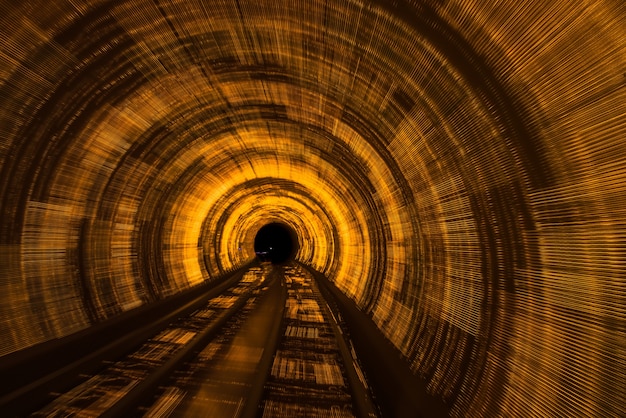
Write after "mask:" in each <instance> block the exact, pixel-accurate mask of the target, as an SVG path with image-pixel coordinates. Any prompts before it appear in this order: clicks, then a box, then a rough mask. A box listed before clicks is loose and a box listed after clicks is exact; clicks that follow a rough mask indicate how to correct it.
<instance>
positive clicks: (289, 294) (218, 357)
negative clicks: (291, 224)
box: [31, 264, 379, 418]
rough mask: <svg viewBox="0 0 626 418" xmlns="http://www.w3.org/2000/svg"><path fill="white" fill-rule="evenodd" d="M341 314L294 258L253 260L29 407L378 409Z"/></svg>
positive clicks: (109, 410)
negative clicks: (139, 339) (220, 287)
mask: <svg viewBox="0 0 626 418" xmlns="http://www.w3.org/2000/svg"><path fill="white" fill-rule="evenodd" d="M338 318H339V315H338V314H337V313H336V312H333V310H332V309H331V308H330V307H329V305H328V304H327V303H326V301H325V300H324V298H323V296H322V294H321V292H320V291H319V289H318V287H317V284H316V283H315V281H314V279H313V277H312V276H311V274H310V273H309V272H308V271H307V270H305V269H303V268H302V267H300V266H299V265H297V264H293V265H289V266H271V265H269V264H263V265H262V266H261V267H252V268H250V269H249V270H248V271H247V272H246V273H245V274H243V276H242V279H241V280H240V281H239V282H237V283H236V284H234V285H232V286H231V287H228V288H227V289H226V290H225V291H223V292H222V293H221V294H220V295H219V296H215V297H212V298H210V299H209V300H207V301H206V304H205V305H204V306H201V307H199V308H197V309H195V310H194V311H193V312H192V313H191V314H188V315H185V316H181V317H179V318H177V319H176V320H174V321H172V322H171V323H170V324H169V325H168V326H167V327H165V328H164V329H162V330H160V331H159V332H157V333H156V334H154V335H153V336H151V337H150V338H148V339H147V340H146V341H145V342H143V343H142V344H140V345H138V346H137V348H136V349H134V350H132V351H131V352H129V353H126V354H125V355H124V356H121V357H120V358H118V359H117V360H114V361H107V362H106V363H105V364H104V365H103V367H101V368H100V369H99V370H98V372H97V373H93V374H90V375H84V376H82V379H81V380H82V382H81V383H80V384H78V385H76V386H74V387H72V388H71V389H69V390H66V391H63V393H52V394H50V397H51V398H52V400H51V402H49V403H48V404H46V405H45V406H44V407H43V408H41V409H39V410H37V411H35V412H33V413H32V414H31V416H35V417H67V416H84V417H95V416H102V417H120V416H145V417H169V416H172V417H175V416H177V417H180V416H191V417H194V416H205V417H220V418H221V417H242V418H248V417H290V418H293V417H375V416H378V415H379V414H378V411H377V409H376V408H375V406H374V404H373V402H372V400H371V397H370V394H369V389H368V387H367V383H366V380H365V378H364V376H363V373H362V371H361V369H360V367H359V365H358V362H357V361H356V360H355V358H354V355H353V354H354V350H352V349H351V345H350V342H349V340H348V339H347V338H346V336H345V333H344V332H343V331H342V328H341V326H340V321H338Z"/></svg>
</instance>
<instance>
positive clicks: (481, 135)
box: [0, 0, 626, 417]
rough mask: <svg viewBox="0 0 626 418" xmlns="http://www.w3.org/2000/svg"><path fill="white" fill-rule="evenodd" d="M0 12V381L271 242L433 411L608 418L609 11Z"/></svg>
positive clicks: (283, 7)
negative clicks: (32, 353) (413, 384)
mask: <svg viewBox="0 0 626 418" xmlns="http://www.w3.org/2000/svg"><path fill="white" fill-rule="evenodd" d="M0 20H1V22H2V24H1V25H0V31H1V32H2V34H1V36H0V71H1V73H0V130H1V132H0V215H1V216H0V337H1V338H0V365H2V363H3V362H7V361H11V359H13V358H15V357H16V356H20V355H25V354H24V353H28V352H29V350H33V349H35V348H37V347H45V346H46V344H51V343H52V342H54V341H57V340H60V339H64V338H68V337H70V336H72V335H75V334H77V333H81V332H85V331H86V330H89V329H95V328H94V327H96V326H97V325H98V324H102V323H106V322H107V321H112V320H115V318H119V317H122V316H123V315H125V314H126V313H127V312H129V311H133V310H137V309H141V308H142V307H145V306H152V305H155V304H157V303H158V302H159V301H163V300H167V299H168V298H172V297H174V296H176V295H177V294H181V293H182V292H185V291H187V290H188V289H192V288H194V287H197V286H200V285H209V286H210V285H211V283H212V282H214V281H216V280H218V279H219V278H220V277H223V276H224V275H226V274H228V273H230V272H234V271H236V270H237V269H239V268H241V267H243V266H245V265H247V264H248V263H249V262H250V261H252V260H254V259H255V256H256V255H255V242H254V241H255V237H256V236H257V233H258V232H259V231H260V230H261V229H262V228H263V227H264V226H266V225H268V224H282V225H284V226H286V227H287V228H289V230H290V231H293V234H294V235H295V236H296V237H297V243H298V246H297V250H296V251H294V254H293V258H295V260H297V261H298V262H300V263H302V264H304V265H307V266H309V267H311V268H313V269H315V270H317V271H319V272H320V273H322V274H323V275H324V276H326V277H327V278H328V279H329V281H330V282H331V283H333V285H334V286H335V287H336V289H337V290H339V291H340V292H341V293H342V294H343V295H345V297H346V298H347V299H349V300H350V301H351V303H353V304H354V305H355V306H356V307H357V308H358V310H359V311H360V312H362V313H363V314H364V315H366V316H367V317H368V318H370V320H371V322H372V323H373V324H374V325H375V326H376V328H377V329H378V330H379V331H380V332H381V333H382V335H383V336H384V338H385V340H386V341H387V342H388V343H389V344H390V345H391V346H392V347H393V349H394V350H396V352H397V353H398V356H399V357H400V358H401V360H402V362H403V364H404V365H405V367H406V370H408V371H410V373H411V374H412V375H413V376H415V378H416V379H419V381H420V382H422V383H423V390H424V392H425V393H427V394H428V396H431V397H432V398H433V399H438V400H440V401H441V402H442V403H443V404H445V405H446V408H447V411H448V413H449V415H450V416H455V417H491V416H502V417H530V416H533V417H535V416H536V417H552V416H562V417H582V416H585V417H624V416H626V321H625V319H626V310H625V306H626V286H625V284H626V273H625V271H626V270H625V267H626V3H624V2H623V1H621V0H590V1H580V0H554V1H543V0H537V1H534V0H503V1H497V2H491V1H480V0H337V1H334V0H333V1H330V0H326V1H324V0H291V1H284V0H271V1H269V0H268V1H266V0H232V1H231V0H210V1H209V0H128V1H126V0H115V1H111V0H85V1H75V0H53V1H51V0H45V1H44V0H24V1H13V0H2V1H1V2H0ZM2 379H8V377H7V376H2Z"/></svg>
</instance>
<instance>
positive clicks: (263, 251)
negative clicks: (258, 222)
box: [254, 222, 298, 264]
mask: <svg viewBox="0 0 626 418" xmlns="http://www.w3.org/2000/svg"><path fill="white" fill-rule="evenodd" d="M297 251H298V237H297V236H296V233H295V231H294V230H293V229H292V228H291V227H289V226H288V225H285V224H283V223H278V222H273V223H269V224H267V225H265V226H263V227H262V228H261V229H259V232H257V234H256V237H255V238H254V252H255V253H256V255H257V257H258V258H259V260H261V261H271V262H272V263H275V264H280V263H284V262H286V261H289V260H292V259H293V258H294V257H295V255H296V252H297Z"/></svg>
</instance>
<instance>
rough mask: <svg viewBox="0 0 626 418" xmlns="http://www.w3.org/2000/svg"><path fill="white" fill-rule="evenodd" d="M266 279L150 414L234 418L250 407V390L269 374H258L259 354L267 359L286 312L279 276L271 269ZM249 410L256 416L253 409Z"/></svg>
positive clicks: (277, 271)
mask: <svg viewBox="0 0 626 418" xmlns="http://www.w3.org/2000/svg"><path fill="white" fill-rule="evenodd" d="M264 273H265V274H269V276H268V278H267V281H266V285H265V287H263V288H262V289H260V291H258V292H257V295H256V296H254V297H252V298H251V299H250V300H249V301H248V303H247V305H246V306H245V307H244V309H243V312H242V314H241V315H240V316H238V317H236V318H234V319H233V320H231V322H230V323H229V324H227V325H226V326H225V332H223V333H222V335H221V336H220V337H219V338H218V339H216V340H215V341H213V342H211V343H210V344H209V345H208V346H207V347H206V348H205V349H204V350H203V351H202V352H201V353H200V355H199V356H198V358H196V359H195V361H194V362H193V363H192V364H190V365H189V367H188V370H187V371H183V372H181V373H179V374H180V376H179V378H178V379H177V382H176V384H175V385H173V386H172V387H170V388H168V389H167V390H166V392H165V394H164V396H163V397H162V398H161V400H160V402H158V403H157V405H156V408H152V410H151V412H152V413H153V414H154V415H160V413H162V412H164V411H163V409H166V410H167V409H170V408H173V407H175V410H174V411H173V413H172V415H171V416H180V417H207V418H208V417H211V418H226V417H237V416H241V414H242V410H243V408H244V405H245V404H246V402H254V400H253V399H250V394H251V390H253V389H254V387H255V386H256V385H255V381H257V380H258V379H262V380H264V378H265V375H266V373H267V371H266V370H260V369H261V368H262V358H263V354H264V353H266V356H267V355H269V359H271V356H272V355H273V351H274V350H273V348H272V343H273V341H275V340H276V338H277V332H278V328H279V326H280V319H281V317H282V312H283V307H284V306H285V293H284V289H283V288H284V280H283V275H282V271H281V270H279V269H276V268H275V269H273V270H272V271H271V272H268V271H267V270H266V271H265V272H264ZM266 350H267V352H266ZM185 392H186V394H185ZM183 394H184V396H183ZM253 406H254V410H256V403H255V405H253ZM159 411H160V412H159ZM152 413H149V414H148V415H152Z"/></svg>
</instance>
